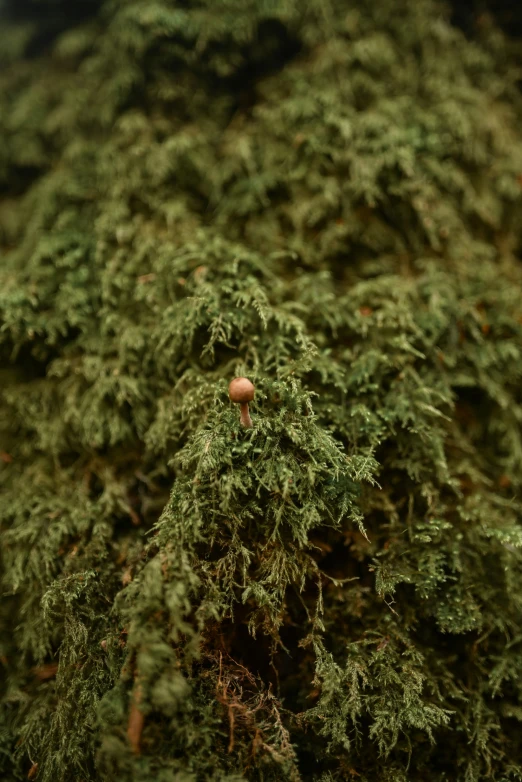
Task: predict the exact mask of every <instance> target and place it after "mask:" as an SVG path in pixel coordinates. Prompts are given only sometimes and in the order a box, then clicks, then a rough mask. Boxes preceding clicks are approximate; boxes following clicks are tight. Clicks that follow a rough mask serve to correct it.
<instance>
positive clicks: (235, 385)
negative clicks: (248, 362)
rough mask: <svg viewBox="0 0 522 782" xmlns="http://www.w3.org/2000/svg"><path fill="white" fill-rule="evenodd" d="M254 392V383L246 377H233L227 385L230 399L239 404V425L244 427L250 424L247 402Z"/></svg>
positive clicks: (248, 426)
mask: <svg viewBox="0 0 522 782" xmlns="http://www.w3.org/2000/svg"><path fill="white" fill-rule="evenodd" d="M254 392H255V388H254V384H253V383H251V382H250V380H249V379H248V378H247V377H235V378H234V379H233V381H232V382H231V383H230V385H229V387H228V395H229V397H230V400H231V401H232V402H236V403H239V404H240V405H241V426H244V427H245V428H250V427H251V426H252V419H251V418H250V413H249V411H248V403H249V402H251V401H252V400H253V398H254Z"/></svg>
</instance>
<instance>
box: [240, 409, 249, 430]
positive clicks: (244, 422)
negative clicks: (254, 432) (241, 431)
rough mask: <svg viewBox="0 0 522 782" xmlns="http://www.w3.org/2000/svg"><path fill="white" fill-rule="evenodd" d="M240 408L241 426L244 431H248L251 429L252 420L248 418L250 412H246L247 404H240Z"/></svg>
mask: <svg viewBox="0 0 522 782" xmlns="http://www.w3.org/2000/svg"><path fill="white" fill-rule="evenodd" d="M240 408H241V426H244V427H245V429H250V428H251V427H252V419H251V418H250V412H249V410H248V402H241V404H240Z"/></svg>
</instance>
